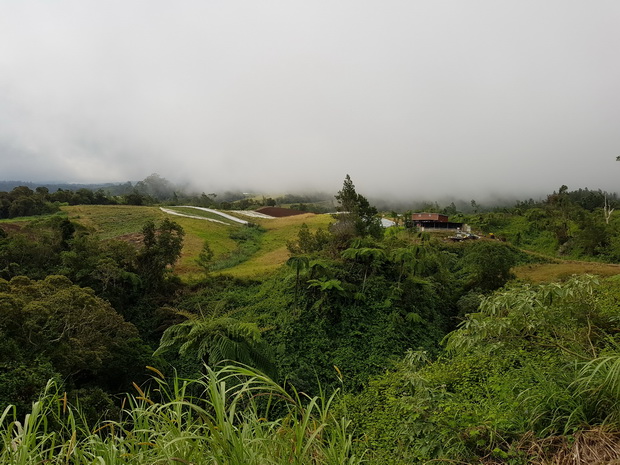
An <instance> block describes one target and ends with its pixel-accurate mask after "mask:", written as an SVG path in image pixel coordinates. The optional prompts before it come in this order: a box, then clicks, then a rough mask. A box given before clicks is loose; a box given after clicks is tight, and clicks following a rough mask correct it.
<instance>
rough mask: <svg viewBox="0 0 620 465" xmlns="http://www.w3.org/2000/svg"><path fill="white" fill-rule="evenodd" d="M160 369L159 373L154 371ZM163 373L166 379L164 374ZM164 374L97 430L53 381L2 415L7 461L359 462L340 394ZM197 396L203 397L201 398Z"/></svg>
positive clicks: (223, 372)
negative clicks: (336, 407)
mask: <svg viewBox="0 0 620 465" xmlns="http://www.w3.org/2000/svg"><path fill="white" fill-rule="evenodd" d="M155 371H157V370H155ZM160 375H161V374H160ZM160 375H158V376H157V377H155V378H153V382H152V383H151V385H152V388H151V389H147V388H145V389H144V390H143V389H142V388H140V387H139V386H138V385H135V389H136V391H137V394H135V395H128V396H127V397H126V398H125V401H126V402H123V404H124V405H125V407H124V408H123V409H122V410H121V411H120V412H119V416H120V419H115V420H112V419H110V420H107V421H105V422H103V423H99V424H88V423H87V422H86V421H85V419H84V415H83V413H84V411H83V409H81V408H80V407H79V406H74V405H70V404H68V403H67V399H66V397H65V396H64V395H63V394H62V393H61V391H59V390H58V389H57V387H56V386H55V385H54V383H50V384H48V386H47V387H46V390H45V393H44V394H43V396H42V397H41V398H40V399H39V400H37V401H36V402H35V403H34V404H33V407H32V410H31V412H30V413H29V414H28V416H26V417H25V420H23V423H22V421H21V417H17V416H16V415H15V414H14V412H12V411H11V410H6V411H5V412H4V415H2V417H0V437H1V441H2V451H1V452H0V460H1V461H2V463H6V464H25V463H33V464H34V463H52V464H92V463H102V464H107V465H114V464H145V463H188V464H189V463H235V464H248V465H251V464H255V465H264V464H281V463H294V464H299V465H304V464H308V465H310V464H312V465H319V464H333V465H335V464H344V463H346V464H350V465H355V464H358V463H361V462H362V460H361V458H362V457H360V456H356V455H355V454H354V453H353V451H352V438H351V435H350V432H349V431H348V421H347V420H346V418H336V417H334V416H333V414H332V412H331V407H332V404H333V402H334V399H335V394H334V395H331V396H329V397H326V396H325V395H323V396H318V397H310V398H307V397H305V396H303V395H302V394H297V393H296V392H293V393H290V392H289V391H287V390H285V389H283V388H282V387H281V386H279V385H277V384H276V383H274V382H273V381H271V380H270V379H269V378H267V377H265V376H264V375H262V374H260V373H257V372H254V371H252V370H250V369H247V368H243V367H238V368H235V367H225V368H221V369H217V370H213V369H210V368H207V372H206V374H205V375H204V377H202V378H200V379H197V380H193V381H187V380H180V379H178V378H173V379H171V380H170V381H167V380H166V379H165V378H163V377H162V376H160ZM194 392H196V393H197V394H193V393H194Z"/></svg>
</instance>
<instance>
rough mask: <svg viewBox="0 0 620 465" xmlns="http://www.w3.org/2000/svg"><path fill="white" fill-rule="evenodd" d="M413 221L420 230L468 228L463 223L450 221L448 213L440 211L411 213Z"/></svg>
mask: <svg viewBox="0 0 620 465" xmlns="http://www.w3.org/2000/svg"><path fill="white" fill-rule="evenodd" d="M411 219H412V220H413V223H414V224H415V225H416V226H417V227H418V228H420V230H422V231H429V230H437V229H439V230H448V231H449V230H454V231H456V230H458V229H460V230H463V231H465V230H468V229H469V226H468V225H466V224H463V223H452V222H450V221H448V215H442V214H441V213H414V214H413V215H411Z"/></svg>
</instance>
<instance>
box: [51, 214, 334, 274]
mask: <svg viewBox="0 0 620 465" xmlns="http://www.w3.org/2000/svg"><path fill="white" fill-rule="evenodd" d="M174 210H176V211H179V212H181V209H179V208H178V207H174ZM63 212H64V213H65V214H66V215H67V216H68V217H69V219H71V220H72V221H75V222H78V223H80V224H82V225H83V226H85V227H87V228H89V229H90V230H92V231H93V232H94V233H95V234H97V235H98V236H99V237H101V238H102V239H113V238H120V239H123V238H128V237H130V236H132V235H134V236H135V235H138V234H140V232H141V230H142V227H143V225H144V223H146V222H147V221H149V220H152V221H155V223H159V222H161V221H162V220H163V219H164V218H170V219H171V220H172V221H175V222H176V223H178V224H180V225H181V226H182V227H183V229H184V230H185V239H184V244H183V251H182V255H181V259H180V260H179V262H178V263H177V266H176V268H175V272H176V273H177V274H179V275H180V276H181V277H183V278H184V279H192V278H194V277H197V276H199V275H200V274H201V273H202V269H201V268H200V267H199V266H198V265H197V264H196V262H195V260H196V258H197V257H198V254H199V253H200V251H201V249H202V246H203V244H204V242H205V241H207V242H208V243H209V246H210V247H211V250H212V251H213V253H214V254H215V257H214V260H217V259H218V258H219V257H221V256H222V255H224V254H226V253H228V252H230V251H232V250H234V249H235V248H236V247H237V243H236V242H235V241H234V240H232V239H231V238H230V237H229V234H230V232H231V231H233V230H235V229H237V228H241V227H244V226H243V225H241V224H238V223H234V224H231V225H223V224H220V223H214V222H212V221H206V220H201V219H196V218H185V217H182V216H176V215H169V214H166V213H164V212H162V211H161V210H160V209H159V208H158V207H138V206H129V205H79V206H69V207H63ZM187 213H189V214H192V215H195V216H202V215H201V213H205V215H204V216H205V217H207V218H211V217H214V218H216V219H217V215H212V214H209V213H207V212H201V211H200V210H194V209H188V212H187ZM227 213H228V212H227ZM220 218H221V217H220ZM251 220H252V222H254V223H257V224H259V225H260V226H261V227H263V228H264V229H265V230H266V232H265V234H263V235H262V238H261V243H260V249H259V250H258V252H256V253H255V254H254V255H253V256H252V257H251V258H250V259H249V260H247V261H245V262H243V263H241V264H239V265H237V266H235V267H233V268H229V269H226V270H223V271H221V272H220V273H225V274H230V275H233V276H237V277H258V276H262V275H264V274H265V273H269V272H272V271H274V270H275V269H276V268H277V267H279V266H280V265H282V264H283V263H284V262H286V260H287V259H288V257H289V253H288V250H287V249H286V243H287V241H289V240H291V239H294V238H296V237H297V232H298V231H299V228H300V227H301V225H302V224H303V223H306V224H307V225H308V226H309V227H310V229H311V230H315V229H317V228H319V227H327V225H328V224H329V223H331V222H333V219H332V217H331V216H329V215H313V214H306V215H299V216H290V217H287V218H276V219H261V218H251ZM224 221H225V220H224ZM231 223H232V222H231Z"/></svg>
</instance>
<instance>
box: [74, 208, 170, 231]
mask: <svg viewBox="0 0 620 465" xmlns="http://www.w3.org/2000/svg"><path fill="white" fill-rule="evenodd" d="M62 211H64V212H66V213H67V215H68V217H69V219H70V220H71V221H75V222H77V223H80V224H81V225H83V226H85V227H87V228H89V229H90V230H92V231H93V232H94V233H95V234H97V235H98V236H99V237H100V238H101V239H112V238H115V237H119V236H124V235H126V234H135V233H139V232H140V231H142V226H143V225H144V223H146V222H147V221H149V220H152V221H155V222H156V223H157V222H159V221H161V220H163V219H164V218H165V217H166V215H165V214H164V212H162V211H161V210H160V209H159V208H158V207H137V206H133V205H75V206H68V207H62Z"/></svg>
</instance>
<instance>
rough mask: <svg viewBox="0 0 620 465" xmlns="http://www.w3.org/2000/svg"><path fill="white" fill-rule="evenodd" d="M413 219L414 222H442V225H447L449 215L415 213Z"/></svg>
mask: <svg viewBox="0 0 620 465" xmlns="http://www.w3.org/2000/svg"><path fill="white" fill-rule="evenodd" d="M411 219H412V220H413V221H440V222H442V223H447V222H448V215H442V214H440V213H414V214H413V215H412V216H411Z"/></svg>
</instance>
